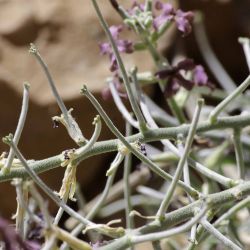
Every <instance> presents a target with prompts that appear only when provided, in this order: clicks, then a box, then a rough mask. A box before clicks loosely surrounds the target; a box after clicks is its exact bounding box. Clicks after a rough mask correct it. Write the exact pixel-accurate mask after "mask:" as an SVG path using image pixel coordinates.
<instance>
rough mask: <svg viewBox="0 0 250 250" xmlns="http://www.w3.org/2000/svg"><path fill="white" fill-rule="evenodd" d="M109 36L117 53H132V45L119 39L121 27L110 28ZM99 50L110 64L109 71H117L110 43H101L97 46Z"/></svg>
mask: <svg viewBox="0 0 250 250" xmlns="http://www.w3.org/2000/svg"><path fill="white" fill-rule="evenodd" d="M109 30H110V32H111V35H112V37H113V39H114V41H115V43H116V46H117V49H118V51H119V52H122V53H127V54H129V53H132V52H133V51H134V48H133V43H132V42H131V41H129V40H123V39H119V34H120V33H121V31H122V26H121V25H120V26H111V27H110V28H109ZM99 48H100V51H101V54H102V55H108V56H109V59H110V62H111V66H110V71H111V72H114V71H116V70H117V69H118V64H117V61H116V58H115V55H114V52H113V49H112V46H111V44H110V43H101V44H99Z"/></svg>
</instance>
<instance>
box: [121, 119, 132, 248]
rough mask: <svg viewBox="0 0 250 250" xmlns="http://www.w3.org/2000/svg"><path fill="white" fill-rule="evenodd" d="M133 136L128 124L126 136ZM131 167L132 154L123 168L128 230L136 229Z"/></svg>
mask: <svg viewBox="0 0 250 250" xmlns="http://www.w3.org/2000/svg"><path fill="white" fill-rule="evenodd" d="M131 134H132V128H131V126H130V124H128V123H126V136H130V135H131ZM131 167H132V156H131V153H129V154H127V155H126V156H125V160H124V166H123V168H124V169H123V181H124V202H125V217H126V226H127V228H128V229H132V228H134V218H133V217H132V216H129V214H130V212H131V210H132V205H131V187H130V184H129V175H130V173H131ZM131 250H132V249H131Z"/></svg>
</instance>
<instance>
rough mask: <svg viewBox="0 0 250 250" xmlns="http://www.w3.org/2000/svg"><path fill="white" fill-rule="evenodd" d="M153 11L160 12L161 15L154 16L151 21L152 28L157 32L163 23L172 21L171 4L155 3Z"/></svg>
mask: <svg viewBox="0 0 250 250" xmlns="http://www.w3.org/2000/svg"><path fill="white" fill-rule="evenodd" d="M155 9H156V10H160V11H161V14H160V15H158V16H156V17H155V18H154V20H153V27H154V28H155V29H156V30H157V29H159V28H160V26H161V25H163V24H164V23H166V22H168V21H171V20H173V18H174V15H175V11H174V8H173V6H172V5H171V4H169V3H162V2H161V1H156V3H155Z"/></svg>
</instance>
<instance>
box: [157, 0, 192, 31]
mask: <svg viewBox="0 0 250 250" xmlns="http://www.w3.org/2000/svg"><path fill="white" fill-rule="evenodd" d="M154 6H155V10H156V11H157V12H160V14H159V15H156V16H155V18H154V20H153V26H154V28H155V29H156V30H158V29H159V28H160V27H161V26H162V25H164V24H165V23H167V22H170V21H175V23H176V26H177V29H178V30H179V31H181V32H182V34H183V36H187V35H188V34H189V33H190V32H191V31H192V26H191V24H192V22H193V19H194V14H193V12H191V11H187V12H184V11H182V10H180V9H178V10H175V9H174V8H173V6H172V5H171V4H170V3H162V2H161V1H159V0H157V1H156V2H155V5H154Z"/></svg>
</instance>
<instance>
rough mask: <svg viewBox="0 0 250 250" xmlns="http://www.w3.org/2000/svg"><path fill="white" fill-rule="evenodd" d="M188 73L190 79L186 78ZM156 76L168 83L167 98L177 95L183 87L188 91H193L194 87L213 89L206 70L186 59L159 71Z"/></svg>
mask: <svg viewBox="0 0 250 250" xmlns="http://www.w3.org/2000/svg"><path fill="white" fill-rule="evenodd" d="M187 72H190V73H191V78H190V79H187V78H185V77H184V75H185V73H187ZM156 76H157V77H158V78H159V79H161V80H165V81H166V85H165V86H166V87H165V93H164V94H165V96H166V97H171V96H173V95H174V94H176V93H177V91H178V90H179V89H180V87H181V86H182V87H184V88H185V89H187V90H191V89H192V88H193V87H194V86H208V87H212V84H211V83H210V82H209V81H208V77H207V74H206V72H205V70H204V68H203V67H202V66H201V65H195V63H194V61H193V60H192V59H184V60H182V61H180V62H179V63H178V64H177V65H175V66H172V67H171V68H167V69H164V70H161V71H158V72H157V73H156Z"/></svg>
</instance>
